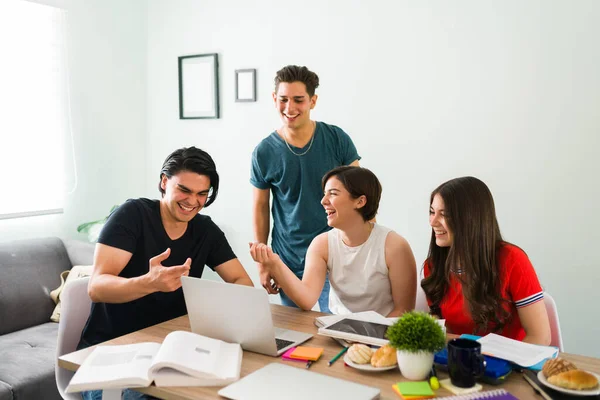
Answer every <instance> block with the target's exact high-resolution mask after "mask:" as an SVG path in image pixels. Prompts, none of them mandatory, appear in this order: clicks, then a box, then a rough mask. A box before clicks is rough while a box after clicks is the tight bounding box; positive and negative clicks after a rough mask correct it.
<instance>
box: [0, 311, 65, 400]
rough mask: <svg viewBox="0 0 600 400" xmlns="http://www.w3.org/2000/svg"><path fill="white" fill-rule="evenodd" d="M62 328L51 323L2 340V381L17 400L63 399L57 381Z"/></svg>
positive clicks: (13, 333) (7, 335)
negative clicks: (56, 369) (60, 330)
mask: <svg viewBox="0 0 600 400" xmlns="http://www.w3.org/2000/svg"><path fill="white" fill-rule="evenodd" d="M57 337H58V324H55V323H53V322H48V323H45V324H42V325H38V326H34V327H32V328H27V329H23V330H21V331H17V332H12V333H7V334H6V335H2V336H0V360H2V362H0V381H2V382H4V383H6V384H8V385H9V386H10V388H11V390H12V396H13V397H14V399H15V400H16V399H60V398H61V396H60V394H59V393H58V389H57V388H56V380H55V378H54V365H55V363H56V338H57Z"/></svg>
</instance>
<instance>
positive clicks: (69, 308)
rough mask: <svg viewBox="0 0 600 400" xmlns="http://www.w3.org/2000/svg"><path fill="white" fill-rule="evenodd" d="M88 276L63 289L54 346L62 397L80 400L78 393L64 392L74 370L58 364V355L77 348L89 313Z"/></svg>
mask: <svg viewBox="0 0 600 400" xmlns="http://www.w3.org/2000/svg"><path fill="white" fill-rule="evenodd" d="M88 282H89V278H79V279H75V280H73V281H71V282H69V283H68V284H67V285H66V286H65V287H64V289H63V291H62V293H61V295H60V299H61V306H60V308H61V311H60V322H59V323H58V344H57V346H56V364H55V367H54V369H55V375H56V386H57V387H58V391H59V392H60V395H61V396H62V398H63V399H67V400H74V399H79V400H81V395H80V394H79V393H65V389H66V388H67V385H68V384H69V381H70V380H71V378H72V377H73V375H74V372H71V371H68V370H66V369H64V368H61V367H59V366H58V357H60V356H62V355H64V354H68V353H71V352H73V351H75V349H76V348H77V344H78V343H79V339H80V338H81V332H82V331H83V327H84V326H85V323H86V321H87V319H88V316H89V315H90V307H91V305H92V300H91V299H90V296H89V295H88V292H87V287H88Z"/></svg>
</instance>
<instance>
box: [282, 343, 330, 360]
mask: <svg viewBox="0 0 600 400" xmlns="http://www.w3.org/2000/svg"><path fill="white" fill-rule="evenodd" d="M321 354H323V348H322V347H306V346H298V347H296V350H294V351H293V352H292V354H290V358H296V359H298V360H310V361H317V360H318V359H319V357H321Z"/></svg>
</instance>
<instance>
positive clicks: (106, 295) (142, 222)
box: [78, 147, 253, 399]
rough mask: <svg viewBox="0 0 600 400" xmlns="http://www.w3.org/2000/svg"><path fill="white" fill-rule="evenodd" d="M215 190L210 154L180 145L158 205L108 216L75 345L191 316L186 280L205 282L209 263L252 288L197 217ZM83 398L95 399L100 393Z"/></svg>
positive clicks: (129, 205) (206, 220)
mask: <svg viewBox="0 0 600 400" xmlns="http://www.w3.org/2000/svg"><path fill="white" fill-rule="evenodd" d="M218 189H219V175H218V174H217V171H216V167H215V163H214V162H213V160H212V158H211V157H210V155H208V153H206V152H204V151H202V150H200V149H197V148H195V147H189V148H182V149H179V150H176V151H175V152H173V153H172V154H171V155H169V157H167V159H166V160H165V162H164V164H163V167H162V170H161V172H160V183H159V190H160V192H161V193H162V198H161V199H160V200H149V199H144V198H141V199H130V200H127V201H126V202H125V203H124V204H122V205H121V206H120V207H119V208H118V209H116V210H115V211H114V212H113V213H112V214H111V215H110V217H109V218H108V221H107V222H106V225H105V226H104V228H103V229H102V232H101V234H100V237H99V239H98V244H97V245H96V252H95V254H94V272H93V274H92V276H91V278H90V283H89V286H88V292H89V294H90V297H91V299H92V302H93V303H92V308H91V312H90V316H89V318H88V321H87V323H86V325H85V328H84V329H83V332H82V335H81V341H80V343H79V346H78V348H85V347H88V346H92V345H95V344H97V343H100V342H104V341H106V340H110V339H113V338H115V337H118V336H121V335H125V334H127V333H130V332H134V331H137V330H139V329H143V328H146V327H148V326H152V325H155V324H158V323H161V322H164V321H167V320H170V319H173V318H176V317H179V316H181V315H184V314H186V313H187V310H186V307H185V302H184V298H183V291H182V289H181V276H182V275H189V276H194V277H198V278H200V277H201V276H202V271H203V270H204V265H208V266H209V267H210V268H211V269H213V270H214V271H215V272H216V273H217V274H219V276H220V277H221V278H223V280H224V281H225V282H228V283H236V284H241V285H248V286H253V284H252V281H251V280H250V277H249V276H248V274H247V273H246V271H245V270H244V267H243V266H242V264H241V263H240V262H239V260H238V259H237V258H236V256H235V254H234V253H233V251H232V249H231V247H230V246H229V243H228V242H227V239H226V238H225V235H224V233H223V232H222V231H221V230H220V229H219V227H218V226H217V225H216V224H215V223H214V222H213V221H212V220H211V219H210V217H208V216H205V215H200V214H198V213H199V212H200V210H201V209H202V208H204V207H208V206H209V205H210V204H212V203H213V201H215V199H216V197H217V192H218ZM82 394H83V397H84V399H93V398H97V396H98V395H101V391H93V392H84V393H82ZM130 394H133V393H130ZM135 394H136V395H137V393H135Z"/></svg>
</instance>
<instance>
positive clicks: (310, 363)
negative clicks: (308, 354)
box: [306, 361, 313, 369]
mask: <svg viewBox="0 0 600 400" xmlns="http://www.w3.org/2000/svg"><path fill="white" fill-rule="evenodd" d="M312 363H313V362H312V361H307V362H306V369H309V368H310V366H311V365H312Z"/></svg>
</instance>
